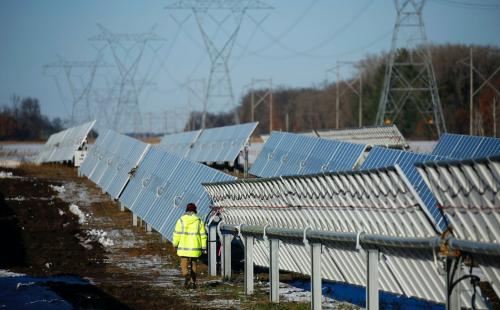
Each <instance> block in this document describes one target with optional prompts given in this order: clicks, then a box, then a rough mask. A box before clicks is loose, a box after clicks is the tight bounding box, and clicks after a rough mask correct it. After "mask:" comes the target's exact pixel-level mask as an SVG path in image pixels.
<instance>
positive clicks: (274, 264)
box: [269, 239, 280, 303]
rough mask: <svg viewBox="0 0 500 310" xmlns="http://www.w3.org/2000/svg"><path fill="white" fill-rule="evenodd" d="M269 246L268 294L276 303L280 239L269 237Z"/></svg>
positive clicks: (278, 286)
mask: <svg viewBox="0 0 500 310" xmlns="http://www.w3.org/2000/svg"><path fill="white" fill-rule="evenodd" d="M269 243H270V244H271V246H270V249H269V250H270V252H271V253H270V255H269V258H270V262H269V283H270V290H269V294H270V297H271V302H275V303H278V302H279V299H280V294H279V293H280V279H279V278H280V269H279V268H280V266H279V255H280V254H279V246H280V241H279V240H278V239H269Z"/></svg>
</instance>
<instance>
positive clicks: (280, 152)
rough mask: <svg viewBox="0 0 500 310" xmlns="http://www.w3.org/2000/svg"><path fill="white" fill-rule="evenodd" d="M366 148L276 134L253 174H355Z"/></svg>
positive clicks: (257, 161)
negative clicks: (351, 172) (348, 172)
mask: <svg viewBox="0 0 500 310" xmlns="http://www.w3.org/2000/svg"><path fill="white" fill-rule="evenodd" d="M365 150H366V145H364V144H355V143H349V142H343V141H335V140H325V139H320V138H315V137H308V136H304V135H299V134H292V133H284V132H276V131H273V132H272V133H271V136H270V137H269V139H267V141H266V143H265V144H264V147H263V149H262V151H261V153H260V154H259V156H258V157H257V159H256V160H255V162H254V164H253V165H252V168H251V169H250V173H251V174H253V175H256V176H258V177H274V176H284V175H305V174H312V173H319V172H332V171H342V170H352V169H353V168H354V167H355V165H356V163H357V162H358V161H359V159H360V158H361V157H362V155H363V153H364V152H365Z"/></svg>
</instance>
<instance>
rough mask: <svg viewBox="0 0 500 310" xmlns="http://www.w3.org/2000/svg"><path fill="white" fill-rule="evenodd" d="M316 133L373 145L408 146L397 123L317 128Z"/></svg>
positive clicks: (325, 136) (321, 136)
mask: <svg viewBox="0 0 500 310" xmlns="http://www.w3.org/2000/svg"><path fill="white" fill-rule="evenodd" d="M314 133H316V134H317V135H318V137H320V138H323V139H334V140H341V141H346V142H351V143H359V144H367V145H371V146H376V145H378V146H385V147H390V148H406V147H407V146H408V144H407V143H406V140H405V138H404V136H403V135H402V134H401V132H400V131H399V129H398V127H397V126H396V125H391V126H369V127H360V128H346V129H330V130H316V131H314Z"/></svg>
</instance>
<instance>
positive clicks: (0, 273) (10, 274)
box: [0, 269, 24, 278]
mask: <svg viewBox="0 0 500 310" xmlns="http://www.w3.org/2000/svg"><path fill="white" fill-rule="evenodd" d="M22 276H24V274H22V273H15V272H12V271H9V270H5V269H0V278H10V277H22Z"/></svg>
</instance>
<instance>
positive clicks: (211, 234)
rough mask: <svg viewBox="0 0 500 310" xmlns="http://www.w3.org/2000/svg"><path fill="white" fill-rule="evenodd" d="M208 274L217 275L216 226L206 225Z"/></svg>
mask: <svg viewBox="0 0 500 310" xmlns="http://www.w3.org/2000/svg"><path fill="white" fill-rule="evenodd" d="M208 274H209V275H211V276H216V275H217V226H216V225H210V226H209V227H208Z"/></svg>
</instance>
